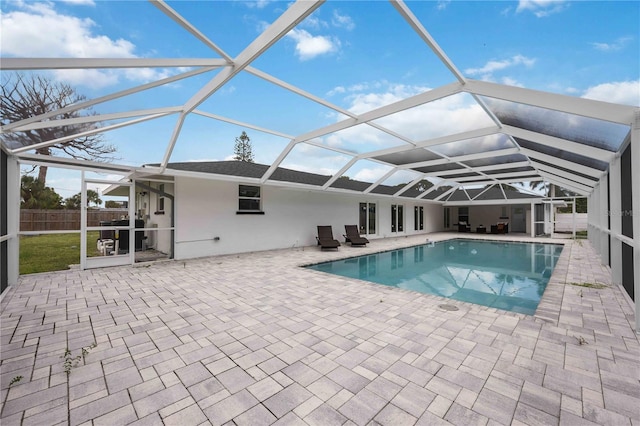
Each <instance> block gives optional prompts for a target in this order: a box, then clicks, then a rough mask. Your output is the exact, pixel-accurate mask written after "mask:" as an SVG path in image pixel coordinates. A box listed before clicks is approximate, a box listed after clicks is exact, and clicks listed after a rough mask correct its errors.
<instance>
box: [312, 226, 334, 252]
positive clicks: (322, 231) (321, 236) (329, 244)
mask: <svg viewBox="0 0 640 426" xmlns="http://www.w3.org/2000/svg"><path fill="white" fill-rule="evenodd" d="M316 239H317V240H318V245H319V246H320V249H326V248H334V249H337V248H338V247H340V241H338V240H336V239H334V238H333V230H332V229H331V225H327V226H324V225H318V236H317V237H316Z"/></svg>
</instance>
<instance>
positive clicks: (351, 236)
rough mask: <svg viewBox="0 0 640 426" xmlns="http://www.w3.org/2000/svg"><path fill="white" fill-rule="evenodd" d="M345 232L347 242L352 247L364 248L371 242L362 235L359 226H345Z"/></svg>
mask: <svg viewBox="0 0 640 426" xmlns="http://www.w3.org/2000/svg"><path fill="white" fill-rule="evenodd" d="M344 231H345V235H344V240H345V242H347V243H351V245H352V246H363V245H365V244H367V243H368V242H369V240H367V239H366V238H365V237H363V236H361V235H360V231H358V225H345V226H344Z"/></svg>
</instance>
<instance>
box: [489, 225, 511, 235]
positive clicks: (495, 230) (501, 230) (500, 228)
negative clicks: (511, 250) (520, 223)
mask: <svg viewBox="0 0 640 426" xmlns="http://www.w3.org/2000/svg"><path fill="white" fill-rule="evenodd" d="M508 232H509V223H508V222H498V223H497V224H496V225H491V233H492V234H507V233H508Z"/></svg>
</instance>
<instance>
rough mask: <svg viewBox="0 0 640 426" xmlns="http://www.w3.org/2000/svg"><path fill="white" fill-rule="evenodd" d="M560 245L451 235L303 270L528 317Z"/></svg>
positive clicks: (533, 310) (548, 274)
mask: <svg viewBox="0 0 640 426" xmlns="http://www.w3.org/2000/svg"><path fill="white" fill-rule="evenodd" d="M562 248H563V246H562V245H558V244H540V243H513V242H502V241H478V240H464V239H456V240H449V241H441V242H438V243H432V244H426V245H421V246H415V247H408V248H404V249H399V250H392V251H388V252H382V253H376V254H371V255H366V256H360V257H354V258H349V259H344V260H337V261H332V262H326V263H320V264H317V265H311V266H308V267H307V268H310V269H315V270H318V271H322V272H327V273H331V274H336V275H341V276H345V277H349V278H357V279H361V280H366V281H371V282H374V283H378V284H384V285H388V286H393V287H398V288H404V289H407V290H413V291H418V292H420V293H428V294H434V295H437V296H442V297H447V298H450V299H455V300H460V301H463V302H471V303H476V304H478V305H483V306H490V307H494V308H498V309H504V310H507V311H513V312H520V313H524V314H529V315H532V314H534V313H535V310H536V308H537V306H538V303H539V302H540V298H541V297H542V294H543V293H544V290H545V288H546V286H547V283H548V281H549V278H550V277H551V273H552V272H553V268H554V267H555V265H556V263H557V261H558V258H559V257H560V253H561V252H562Z"/></svg>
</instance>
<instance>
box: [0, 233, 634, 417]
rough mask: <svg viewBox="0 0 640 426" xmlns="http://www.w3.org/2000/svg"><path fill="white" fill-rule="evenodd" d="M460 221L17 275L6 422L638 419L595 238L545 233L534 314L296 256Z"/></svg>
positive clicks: (618, 296)
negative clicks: (289, 245) (546, 270)
mask: <svg viewBox="0 0 640 426" xmlns="http://www.w3.org/2000/svg"><path fill="white" fill-rule="evenodd" d="M460 236H461V235H460V234H458V233H437V234H430V235H422V236H412V237H406V238H394V239H384V240H373V241H372V242H371V244H369V245H368V246H367V247H349V246H346V245H343V246H342V247H340V249H339V250H338V251H320V250H319V249H318V248H317V247H301V248H293V249H289V250H277V251H269V252H259V253H247V254H240V255H228V256H219V257H209V258H203V259H194V260H188V261H168V262H158V263H152V264H146V265H142V266H141V265H136V266H135V267H131V266H126V267H115V268H105V269H95V270H89V271H79V270H71V271H62V272H53V273H46V274H34V275H27V276H22V277H21V278H20V282H19V284H18V285H16V286H14V287H11V288H9V289H8V290H7V291H6V292H5V294H4V295H3V297H2V311H1V320H2V324H1V329H2V335H1V344H2V346H1V349H0V352H1V353H0V355H1V357H0V358H1V364H0V372H1V374H2V375H1V383H0V384H1V386H0V388H1V392H0V401H1V402H2V411H1V413H0V423H2V425H19V424H24V425H28V424H36V425H39V424H46V425H58V424H60V425H62V424H64V425H66V424H71V425H103V424H104V425H125V424H136V425H158V424H166V425H200V424H205V425H209V424H212V425H219V424H230V425H231V424H236V425H261V424H279V425H295V424H300V425H304V424H309V425H332V424H336V425H341V424H358V425H360V424H382V425H413V424H420V425H431V424H448V423H452V424H459V425H471V424H479V425H485V424H527V425H528V424H545V425H548V424H563V425H574V424H601V425H640V381H639V380H638V379H639V377H640V345H639V342H638V336H637V335H636V334H635V330H634V329H633V327H634V321H635V319H634V313H633V309H632V307H631V305H630V304H629V303H628V301H627V300H625V297H626V296H625V295H624V294H623V293H622V292H621V290H620V289H619V288H617V287H613V286H611V276H610V273H609V270H608V268H606V267H604V266H601V265H600V260H599V259H598V257H597V256H596V255H595V253H594V251H593V249H592V248H591V246H590V244H589V242H588V241H586V240H578V241H577V242H576V241H572V240H564V241H559V240H550V241H551V242H555V243H565V244H566V245H565V249H564V250H563V253H562V255H561V258H560V260H559V262H558V265H557V266H556V269H555V271H554V273H553V275H552V277H551V280H550V282H549V285H548V287H547V290H546V291H545V293H544V295H543V299H542V301H541V303H540V306H539V307H538V310H537V312H536V315H534V316H527V315H523V314H517V313H511V312H505V311H500V310H497V309H493V308H487V307H484V306H478V305H473V304H468V303H463V302H457V301H452V300H450V299H443V298H440V297H436V296H431V295H426V294H418V293H415V292H411V291H407V290H402V289H397V288H391V287H385V286H381V285H375V284H370V283H367V282H363V281H359V280H353V279H348V278H342V277H339V276H332V275H327V274H323V273H320V272H316V271H310V270H305V269H302V268H299V265H303V264H310V263H317V262H321V261H324V260H332V259H338V258H344V257H350V256H355V255H360V254H366V253H373V252H377V251H382V250H387V249H392V248H398V247H406V246H411V245H416V244H420V243H423V242H425V239H426V238H429V239H430V240H431V241H438V240H443V239H447V238H455V237H460ZM462 236H464V237H472V238H490V239H504V240H512V239H514V240H519V241H524V240H529V239H528V238H526V237H520V236H516V235H506V236H503V235H500V236H492V235H487V236H484V237H483V236H479V235H475V234H472V235H469V234H464V235H462ZM535 241H537V242H541V241H543V240H542V239H536V240H535ZM585 283H587V284H593V283H601V284H604V285H605V286H606V287H604V288H593V286H588V285H587V286H584V284H585ZM576 284H582V285H576ZM442 304H448V305H451V304H453V305H455V306H457V307H458V308H459V310H457V311H448V310H444V309H442V308H440V307H439V306H440V305H442ZM83 348H84V350H83ZM83 355H84V356H83ZM67 371H68V373H67Z"/></svg>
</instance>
